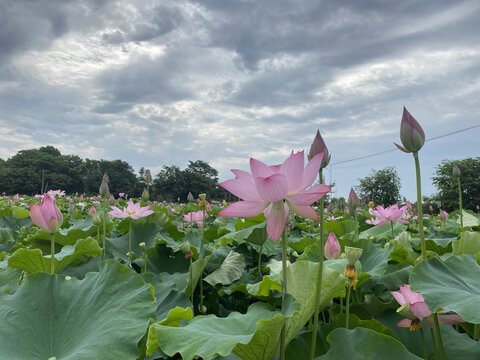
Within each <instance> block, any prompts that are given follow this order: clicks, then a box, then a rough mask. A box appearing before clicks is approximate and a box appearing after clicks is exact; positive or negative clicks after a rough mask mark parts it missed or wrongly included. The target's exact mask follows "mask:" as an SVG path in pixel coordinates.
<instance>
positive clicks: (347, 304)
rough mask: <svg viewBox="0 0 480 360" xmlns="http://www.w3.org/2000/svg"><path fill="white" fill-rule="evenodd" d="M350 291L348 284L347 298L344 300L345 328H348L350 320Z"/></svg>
mask: <svg viewBox="0 0 480 360" xmlns="http://www.w3.org/2000/svg"><path fill="white" fill-rule="evenodd" d="M351 293H352V287H351V286H350V285H348V287H347V298H346V300H345V328H346V329H348V328H349V327H348V326H349V320H350V294H351Z"/></svg>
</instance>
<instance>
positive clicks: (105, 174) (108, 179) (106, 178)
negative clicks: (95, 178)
mask: <svg viewBox="0 0 480 360" xmlns="http://www.w3.org/2000/svg"><path fill="white" fill-rule="evenodd" d="M102 180H105V182H107V183H108V182H109V181H110V178H109V177H108V174H107V173H106V172H104V173H103V179H102Z"/></svg>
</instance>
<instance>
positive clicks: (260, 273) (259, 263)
mask: <svg viewBox="0 0 480 360" xmlns="http://www.w3.org/2000/svg"><path fill="white" fill-rule="evenodd" d="M262 249H263V244H261V245H260V252H259V253H258V275H260V276H262Z"/></svg>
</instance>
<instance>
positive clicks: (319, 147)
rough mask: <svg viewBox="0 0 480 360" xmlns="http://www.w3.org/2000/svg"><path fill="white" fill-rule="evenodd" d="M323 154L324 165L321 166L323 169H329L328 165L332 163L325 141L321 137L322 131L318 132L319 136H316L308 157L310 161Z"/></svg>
mask: <svg viewBox="0 0 480 360" xmlns="http://www.w3.org/2000/svg"><path fill="white" fill-rule="evenodd" d="M322 152H323V159H322V165H321V166H320V168H321V169H323V168H325V167H327V165H328V163H329V162H330V157H331V156H330V154H329V153H328V148H327V145H326V144H325V141H323V138H322V135H320V131H319V130H317V134H316V135H315V139H313V143H312V145H311V146H310V152H309V153H308V155H307V158H308V161H310V160H311V159H313V158H314V156H315V155H318V154H320V153H322Z"/></svg>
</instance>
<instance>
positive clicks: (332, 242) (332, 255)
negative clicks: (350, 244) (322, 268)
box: [323, 232, 341, 260]
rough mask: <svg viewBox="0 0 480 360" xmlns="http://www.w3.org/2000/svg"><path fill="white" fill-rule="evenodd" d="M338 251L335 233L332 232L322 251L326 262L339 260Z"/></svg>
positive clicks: (338, 246)
mask: <svg viewBox="0 0 480 360" xmlns="http://www.w3.org/2000/svg"><path fill="white" fill-rule="evenodd" d="M340 251H341V249H340V243H339V242H338V240H337V237H336V236H335V233H333V232H332V233H330V234H329V235H328V239H327V242H326V243H325V247H324V250H323V255H325V257H326V258H327V259H328V260H332V259H340Z"/></svg>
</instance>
